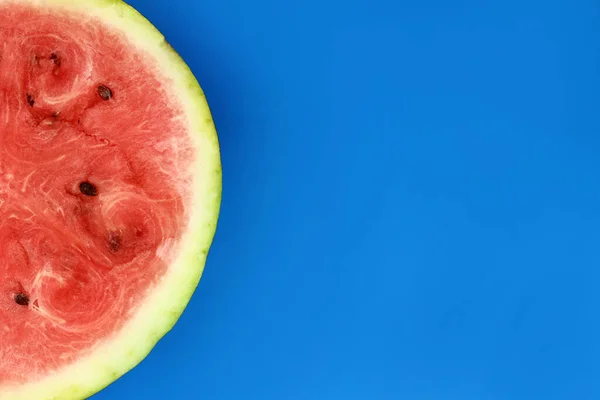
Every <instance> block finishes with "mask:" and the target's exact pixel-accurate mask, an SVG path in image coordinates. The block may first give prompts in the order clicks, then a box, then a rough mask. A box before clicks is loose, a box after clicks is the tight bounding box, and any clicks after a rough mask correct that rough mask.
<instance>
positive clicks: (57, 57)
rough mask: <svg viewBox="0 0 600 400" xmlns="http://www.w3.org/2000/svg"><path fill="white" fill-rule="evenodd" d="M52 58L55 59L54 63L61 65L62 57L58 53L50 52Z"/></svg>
mask: <svg viewBox="0 0 600 400" xmlns="http://www.w3.org/2000/svg"><path fill="white" fill-rule="evenodd" d="M50 59H51V60H52V61H54V64H55V65H56V66H58V67H60V57H59V56H57V55H56V53H52V54H50Z"/></svg>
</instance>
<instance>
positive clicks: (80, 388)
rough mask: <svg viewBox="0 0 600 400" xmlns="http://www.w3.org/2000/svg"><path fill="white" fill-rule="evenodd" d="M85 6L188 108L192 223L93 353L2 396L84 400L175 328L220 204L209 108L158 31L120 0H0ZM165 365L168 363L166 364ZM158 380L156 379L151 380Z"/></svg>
mask: <svg viewBox="0 0 600 400" xmlns="http://www.w3.org/2000/svg"><path fill="white" fill-rule="evenodd" d="M11 1H12V2H17V3H28V4H34V5H49V6H52V7H64V8H66V9H72V10H83V11H85V12H86V13H87V14H89V15H92V16H96V17H100V18H102V20H103V21H105V22H106V23H107V24H109V25H112V26H114V27H115V28H117V29H121V30H122V31H123V32H125V34H126V36H127V37H128V38H129V39H130V40H131V41H132V42H133V43H134V44H135V45H136V46H138V47H139V48H140V49H141V50H143V51H145V52H147V53H148V54H150V55H151V56H153V57H156V59H157V60H158V62H159V63H160V64H161V65H162V67H163V68H162V72H163V73H164V75H165V76H166V77H167V78H170V79H171V80H172V81H173V83H174V88H173V91H174V93H175V94H176V95H177V96H178V97H179V98H180V99H181V101H182V104H183V106H184V107H187V110H186V115H187V116H188V119H189V127H190V129H189V131H190V133H191V136H192V139H193V142H194V144H195V146H196V151H197V154H198V160H199V162H198V163H197V164H196V165H195V166H194V176H195V179H194V193H195V194H196V195H195V197H194V200H193V206H192V207H193V208H192V210H191V214H192V215H191V219H192V223H191V224H190V229H189V230H188V232H186V233H185V235H184V237H183V240H182V247H181V248H182V250H183V251H182V252H181V253H180V254H178V256H177V259H176V260H175V261H174V263H173V264H172V265H171V267H170V269H169V271H168V273H167V275H166V276H165V277H164V279H163V281H162V283H161V284H160V286H158V287H157V288H156V289H155V290H153V291H152V293H151V294H150V295H149V297H148V298H147V299H146V301H145V302H144V304H143V305H142V306H141V308H140V309H139V310H138V312H137V313H136V314H135V315H134V316H133V317H132V318H131V320H130V321H128V323H127V325H126V326H125V327H124V328H123V329H122V330H121V331H119V332H117V333H116V335H115V336H114V337H113V338H112V339H109V340H108V341H106V342H105V343H103V344H102V345H100V346H99V347H97V348H96V349H95V351H94V352H93V354H91V355H90V356H87V357H85V358H83V359H81V360H80V361H78V362H77V363H75V364H72V365H70V366H68V367H67V368H64V369H62V370H60V371H59V372H57V373H55V374H52V375H51V376H48V377H47V378H45V379H43V380H41V381H37V382H31V383H28V384H26V385H24V386H18V387H12V388H11V387H0V400H17V399H19V400H21V399H22V400H25V399H26V400H82V399H85V398H87V397H89V396H91V395H93V394H95V393H97V392H99V391H100V390H102V389H104V388H105V387H106V386H108V385H109V384H111V383H112V382H114V381H115V380H116V379H117V378H119V377H120V376H122V375H123V374H125V373H127V372H128V371H129V370H131V369H132V368H133V367H135V366H136V365H137V364H139V363H140V362H141V361H142V360H143V359H144V358H145V357H146V356H147V355H148V353H149V352H150V351H151V350H152V348H153V347H154V345H155V344H156V343H157V342H158V341H159V340H160V339H161V338H162V337H163V336H164V335H165V334H166V333H167V332H168V331H170V330H171V328H172V327H173V326H174V324H175V323H176V322H177V320H178V319H179V317H180V315H181V313H182V312H183V310H184V308H185V307H186V306H187V304H188V302H189V300H190V298H191V296H192V294H193V292H194V290H195V289H196V287H197V285H198V282H199V281H200V277H201V275H202V272H203V270H204V265H205V262H206V257H207V254H208V251H209V248H210V246H211V243H212V240H213V237H214V234H215V230H216V225H217V219H218V215H219V209H220V204H221V184H222V178H221V159H220V149H219V143H218V138H217V133H216V130H215V126H214V123H213V121H212V118H211V113H210V110H209V107H208V104H207V101H206V98H205V96H204V93H203V91H202V89H201V88H200V86H199V84H198V82H197V80H196V78H195V77H194V75H193V74H192V72H191V71H190V70H189V68H188V66H187V65H186V64H185V63H184V61H183V60H182V59H181V58H180V57H179V55H178V54H177V53H176V52H175V51H174V50H173V49H172V48H171V46H170V45H169V44H168V43H167V42H166V41H165V39H164V37H163V35H162V34H161V33H160V32H159V31H158V30H157V29H156V28H155V27H154V26H153V25H152V24H151V23H150V22H149V21H148V20H147V19H146V18H144V17H143V16H142V15H140V14H139V13H138V12H137V11H136V10H134V9H133V8H132V7H131V6H129V5H127V4H125V3H124V2H123V1H121V0H85V1H83V0H0V3H6V2H11ZM166 368H168V366H166ZM157 378H160V377H157Z"/></svg>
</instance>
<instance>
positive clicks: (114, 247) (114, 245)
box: [108, 232, 121, 253]
mask: <svg viewBox="0 0 600 400" xmlns="http://www.w3.org/2000/svg"><path fill="white" fill-rule="evenodd" d="M108 248H109V249H110V250H111V251H113V252H115V253H116V252H117V251H119V250H120V249H121V236H119V234H117V233H114V232H111V233H110V234H109V235H108Z"/></svg>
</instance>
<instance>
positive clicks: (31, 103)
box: [27, 93, 35, 107]
mask: <svg viewBox="0 0 600 400" xmlns="http://www.w3.org/2000/svg"><path fill="white" fill-rule="evenodd" d="M27 103H29V106H30V107H33V105H34V104H35V100H33V97H32V96H31V95H30V94H29V93H27Z"/></svg>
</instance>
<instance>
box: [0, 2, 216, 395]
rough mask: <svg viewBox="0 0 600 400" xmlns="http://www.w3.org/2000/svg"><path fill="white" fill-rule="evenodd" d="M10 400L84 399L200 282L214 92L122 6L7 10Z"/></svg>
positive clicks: (6, 380) (4, 170)
mask: <svg viewBox="0 0 600 400" xmlns="http://www.w3.org/2000/svg"><path fill="white" fill-rule="evenodd" d="M0 39H1V40H0V218H1V221H2V223H1V224H0V400H8V399H11V400H12V399H28V400H38V399H40V400H45V399H60V400H63V399H83V398H85V397H87V396H89V395H91V394H93V393H95V392H97V391H99V390H101V389H102V388H103V387H105V386H106V385H108V384H110V383H111V382H112V381H114V380H115V379H116V378H118V377H119V376H121V375H122V374H124V373H125V372H127V371H128V370H129V369H131V368H132V367H134V366H135V365H136V364H137V363H139V362H140V361H141V360H142V359H143V358H144V357H145V356H146V355H147V354H148V352H149V351H150V350H151V349H152V347H153V346H154V345H155V344H156V342H157V341H158V340H159V339H160V338H161V337H162V336H163V335H164V334H165V333H166V332H168V331H169V330H170V329H171V327H172V326H173V325H174V324H175V322H176V320H177V319H178V318H179V316H180V315H181V313H182V311H183V309H184V308H185V306H186V305H187V303H188V301H189V299H190V297H191V295H192V293H193V291H194V290H195V288H196V286H197V284H198V282H199V279H200V276H201V274H202V271H203V268H204V264H205V260H206V256H207V253H208V250H209V248H210V245H211V242H212V239H213V236H214V233H215V229H216V223H217V218H218V213H219V206H220V199H221V164H220V155H219V146H218V139H217V135H216V131H215V128H214V124H213V122H212V118H211V115H210V111H209V108H208V105H207V103H206V100H205V97H204V94H203V92H202V90H201V89H200V86H199V85H198V83H197V81H196V79H195V78H194V76H193V75H192V73H191V72H190V70H189V68H188V67H187V66H186V64H185V63H184V61H182V60H181V58H180V57H179V56H178V55H177V53H176V52H175V51H174V50H173V49H172V48H171V47H170V46H169V45H168V44H167V43H166V41H165V40H164V38H163V36H162V35H161V34H160V33H159V32H158V31H157V30H156V28H154V27H153V26H152V25H151V24H150V22H148V21H147V20H146V19H145V18H144V17H142V16H141V15H140V14H139V13H138V12H137V11H135V10H134V9H133V8H131V7H130V6H129V5H127V4H125V3H124V2H122V1H117V0H88V1H85V2H83V1H78V0H0Z"/></svg>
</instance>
